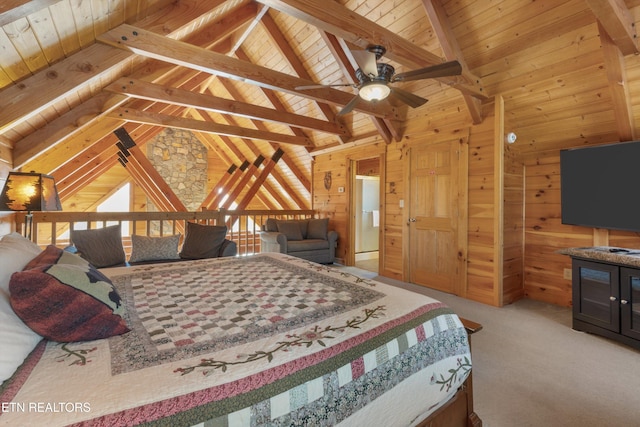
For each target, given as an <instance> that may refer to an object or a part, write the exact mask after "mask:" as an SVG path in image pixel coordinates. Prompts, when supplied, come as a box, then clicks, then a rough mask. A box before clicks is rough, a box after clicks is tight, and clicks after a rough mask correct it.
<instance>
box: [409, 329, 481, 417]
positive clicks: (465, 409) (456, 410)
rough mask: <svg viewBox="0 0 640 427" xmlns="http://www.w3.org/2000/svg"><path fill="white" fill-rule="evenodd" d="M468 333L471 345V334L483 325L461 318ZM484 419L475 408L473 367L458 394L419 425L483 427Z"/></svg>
mask: <svg viewBox="0 0 640 427" xmlns="http://www.w3.org/2000/svg"><path fill="white" fill-rule="evenodd" d="M460 320H461V321H462V324H463V325H464V327H465V329H466V330H467V333H468V334H469V345H471V335H472V334H474V333H476V332H478V331H479V330H481V329H482V325H481V324H479V323H476V322H473V321H471V320H467V319H463V318H460ZM481 426H482V420H481V419H480V417H479V416H478V414H476V413H475V412H474V410H473V368H472V372H471V373H470V374H469V376H468V377H467V379H466V380H465V381H464V383H463V384H462V386H461V387H460V388H459V389H458V391H457V392H456V394H455V395H454V396H453V397H452V398H451V399H449V401H448V402H447V403H445V404H444V405H443V406H442V407H440V408H438V410H436V411H435V412H434V413H433V414H431V415H429V417H428V418H426V419H425V420H424V421H422V422H421V423H420V424H418V427H481Z"/></svg>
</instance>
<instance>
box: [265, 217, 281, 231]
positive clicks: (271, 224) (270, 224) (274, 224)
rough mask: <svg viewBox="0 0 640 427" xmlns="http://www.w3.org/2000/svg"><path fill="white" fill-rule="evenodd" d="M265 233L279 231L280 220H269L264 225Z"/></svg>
mask: <svg viewBox="0 0 640 427" xmlns="http://www.w3.org/2000/svg"><path fill="white" fill-rule="evenodd" d="M264 231H278V220H277V219H275V218H267V220H266V221H265V223H264Z"/></svg>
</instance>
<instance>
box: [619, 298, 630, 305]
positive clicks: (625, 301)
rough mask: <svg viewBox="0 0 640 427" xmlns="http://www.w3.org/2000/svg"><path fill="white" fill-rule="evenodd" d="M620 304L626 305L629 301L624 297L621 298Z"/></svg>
mask: <svg viewBox="0 0 640 427" xmlns="http://www.w3.org/2000/svg"><path fill="white" fill-rule="evenodd" d="M620 304H623V305H626V304H629V301H627V300H626V299H621V300H620Z"/></svg>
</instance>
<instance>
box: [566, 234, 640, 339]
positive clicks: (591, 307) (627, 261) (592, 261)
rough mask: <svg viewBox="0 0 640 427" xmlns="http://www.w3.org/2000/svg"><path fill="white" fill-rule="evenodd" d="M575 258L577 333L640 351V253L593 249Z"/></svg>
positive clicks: (572, 253)
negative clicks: (584, 333) (598, 337)
mask: <svg viewBox="0 0 640 427" xmlns="http://www.w3.org/2000/svg"><path fill="white" fill-rule="evenodd" d="M562 253H564V254H566V255H570V256H571V258H572V288H573V289H572V291H573V329H575V330H578V331H585V332H590V333H593V334H598V335H601V336H604V337H607V338H610V339H613V340H616V341H619V342H622V343H624V344H627V345H629V346H632V347H634V348H637V349H640V250H635V249H624V248H612V247H603V246H599V247H592V248H571V249H567V250H564V251H562Z"/></svg>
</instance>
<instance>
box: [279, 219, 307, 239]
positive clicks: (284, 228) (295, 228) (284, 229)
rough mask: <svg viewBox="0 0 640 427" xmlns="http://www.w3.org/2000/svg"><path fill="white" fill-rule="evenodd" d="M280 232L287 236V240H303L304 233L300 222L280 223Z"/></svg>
mask: <svg viewBox="0 0 640 427" xmlns="http://www.w3.org/2000/svg"><path fill="white" fill-rule="evenodd" d="M278 232H280V233H282V234H284V235H285V236H287V240H290V241H294V240H302V231H300V224H299V223H298V221H278Z"/></svg>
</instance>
